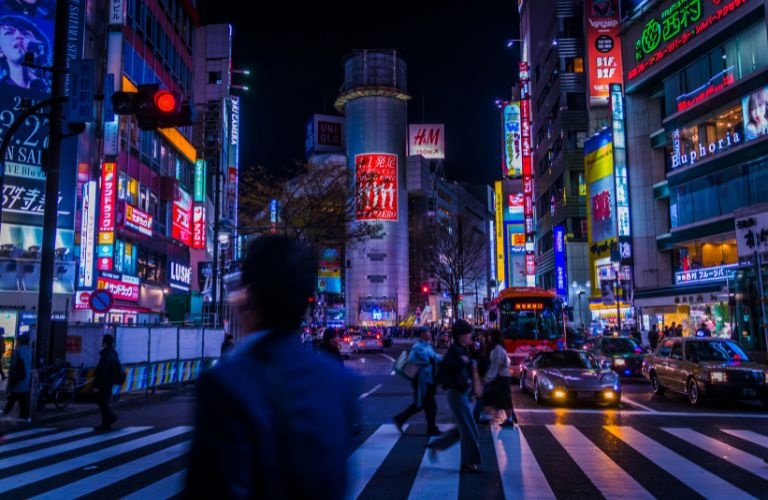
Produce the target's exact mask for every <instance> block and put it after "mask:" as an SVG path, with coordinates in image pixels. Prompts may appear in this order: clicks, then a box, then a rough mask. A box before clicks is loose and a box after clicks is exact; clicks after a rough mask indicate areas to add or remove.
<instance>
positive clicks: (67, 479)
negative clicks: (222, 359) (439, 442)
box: [0, 424, 768, 500]
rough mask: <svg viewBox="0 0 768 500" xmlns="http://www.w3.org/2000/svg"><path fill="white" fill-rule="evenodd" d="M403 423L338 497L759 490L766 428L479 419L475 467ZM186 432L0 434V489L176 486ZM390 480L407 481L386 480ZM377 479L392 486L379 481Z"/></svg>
mask: <svg viewBox="0 0 768 500" xmlns="http://www.w3.org/2000/svg"><path fill="white" fill-rule="evenodd" d="M404 430H405V433H404V434H401V433H400V432H399V431H398V430H397V428H395V426H393V425H391V424H385V425H381V426H378V427H375V428H370V429H367V430H366V432H364V433H363V435H361V436H360V437H359V445H358V446H357V448H356V449H355V450H354V451H353V452H352V455H351V456H350V458H349V462H348V465H349V498H363V499H365V498H403V499H405V498H408V499H424V498H440V499H450V498H465V497H466V498H492V499H493V498H499V499H508V498H531V499H545V498H568V497H571V498H600V497H605V498H632V499H641V498H654V497H655V498H659V497H672V496H675V497H677V496H681V497H686V498H688V497H706V498H726V497H728V498H729V500H731V499H736V498H768V464H766V462H765V461H764V458H765V457H766V456H768V429H762V428H757V429H755V428H751V429H744V428H738V426H736V425H724V426H717V425H714V424H710V425H704V426H701V427H696V428H688V427H673V426H664V427H657V426H650V425H645V424H639V425H636V426H635V425H633V426H630V425H625V426H620V425H606V426H599V425H589V426H585V425H563V424H554V425H523V426H521V427H518V428H515V429H506V428H505V429H500V428H498V427H493V428H490V429H488V428H485V429H483V430H482V431H481V434H482V435H481V447H485V450H484V453H483V464H482V468H483V472H482V473H481V474H459V472H458V470H459V465H460V460H461V456H460V448H459V446H458V445H456V446H454V447H452V448H449V449H448V450H445V451H442V452H440V453H438V454H437V456H436V457H434V456H430V454H429V453H427V452H426V449H425V445H426V443H427V442H428V438H427V437H426V436H423V435H421V434H420V432H419V431H420V430H421V429H419V426H414V427H412V428H408V427H406V428H405V429H404ZM191 437H192V428H191V427H188V426H178V427H171V428H156V427H143V426H135V427H124V428H121V429H117V430H115V431H112V432H108V433H97V432H94V431H93V430H92V429H90V428H77V429H54V428H41V429H29V430H24V431H19V432H15V433H11V434H7V435H5V436H4V437H3V441H2V443H0V496H2V497H3V498H36V499H54V498H56V499H58V498H77V497H81V496H86V495H88V496H91V497H93V498H128V499H155V498H171V497H174V496H178V495H179V494H180V493H181V492H182V490H183V486H184V480H185V467H186V459H187V454H188V452H189V447H190V442H191ZM401 455H402V456H401ZM406 455H407V456H406ZM398 467H400V468H401V469H398ZM394 480H397V481H401V482H405V483H407V484H400V485H397V488H394V486H395V485H393V484H392V483H393V481H394ZM387 486H392V487H393V490H392V491H390V492H387V491H381V490H382V488H386V487H387ZM395 493H396V494H395Z"/></svg>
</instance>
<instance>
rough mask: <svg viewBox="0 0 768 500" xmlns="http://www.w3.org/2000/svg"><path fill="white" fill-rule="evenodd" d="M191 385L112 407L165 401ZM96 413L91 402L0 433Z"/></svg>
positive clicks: (96, 408)
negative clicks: (87, 406) (85, 405)
mask: <svg viewBox="0 0 768 500" xmlns="http://www.w3.org/2000/svg"><path fill="white" fill-rule="evenodd" d="M191 387H192V384H189V385H184V384H182V385H181V386H179V387H172V388H170V389H167V390H163V391H162V392H157V393H155V394H149V395H147V396H145V397H137V398H132V399H129V400H118V401H115V402H113V403H112V408H130V407H132V406H139V405H142V404H145V403H150V402H155V401H165V400H168V399H172V398H174V397H176V396H179V395H180V394H182V393H183V392H184V391H185V390H188V389H190V388H191ZM98 414H99V408H98V407H97V406H96V404H95V403H93V405H89V408H87V409H81V410H76V411H72V412H69V413H63V414H58V415H56V414H54V415H48V416H45V417H42V418H37V419H33V420H32V422H30V423H27V422H23V423H17V424H13V425H10V426H9V427H7V428H4V429H2V434H6V433H11V432H15V431H17V430H23V429H28V428H30V427H36V426H39V425H44V424H50V423H55V422H62V421H66V420H72V419H76V418H80V417H87V416H89V415H98Z"/></svg>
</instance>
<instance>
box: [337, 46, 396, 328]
mask: <svg viewBox="0 0 768 500" xmlns="http://www.w3.org/2000/svg"><path fill="white" fill-rule="evenodd" d="M406 78H407V68H406V64H405V61H404V60H403V59H402V58H401V57H400V56H399V55H398V54H397V52H396V51H394V50H383V51H382V50H362V51H358V52H355V53H353V54H352V55H350V56H349V57H347V58H346V59H345V60H344V83H343V84H342V87H341V93H340V95H339V97H338V99H337V101H336V108H337V109H338V110H339V111H340V112H343V113H344V115H345V117H346V129H345V130H346V131H345V137H346V151H347V164H348V166H349V168H350V169H352V170H353V172H354V179H355V182H354V196H355V199H356V219H357V221H359V222H365V221H370V222H374V223H380V224H381V225H382V226H383V234H382V236H381V237H380V238H376V239H372V240H369V241H367V242H366V243H364V244H362V245H356V246H351V247H350V248H348V249H347V262H346V264H347V266H346V280H345V282H346V315H347V323H348V324H350V325H364V324H373V323H377V324H384V325H395V324H397V322H398V318H399V317H402V316H404V315H405V314H406V313H407V312H408V196H407V192H406V151H405V149H406V148H405V145H406V134H407V107H406V106H407V105H406V101H407V100H408V99H409V98H410V96H409V95H408V90H407V81H406Z"/></svg>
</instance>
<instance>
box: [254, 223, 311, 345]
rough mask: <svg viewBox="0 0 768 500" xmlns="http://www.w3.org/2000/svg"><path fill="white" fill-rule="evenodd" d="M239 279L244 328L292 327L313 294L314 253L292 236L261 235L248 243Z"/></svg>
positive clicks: (301, 317)
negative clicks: (242, 294)
mask: <svg viewBox="0 0 768 500" xmlns="http://www.w3.org/2000/svg"><path fill="white" fill-rule="evenodd" d="M241 280H242V284H243V286H244V287H245V289H246V290H245V291H246V297H245V301H244V303H243V305H242V306H241V316H242V319H243V323H244V325H243V326H244V327H245V330H246V331H249V332H252V331H255V330H263V329H268V328H269V329H274V328H286V329H296V328H298V327H299V325H300V324H301V320H302V319H303V318H304V313H305V312H306V310H307V305H308V303H309V297H311V296H312V294H313V293H314V288H315V256H314V253H313V252H312V250H311V248H310V247H308V246H307V245H304V244H302V243H300V242H298V241H296V240H294V239H292V238H288V237H286V236H263V237H261V238H258V239H256V240H254V241H253V243H251V244H250V245H249V246H248V252H247V254H246V257H245V263H244V264H243V269H242V278H241Z"/></svg>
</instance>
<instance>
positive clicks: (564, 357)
mask: <svg viewBox="0 0 768 500" xmlns="http://www.w3.org/2000/svg"><path fill="white" fill-rule="evenodd" d="M539 367H540V368H589V369H593V368H595V366H594V364H593V363H592V360H591V359H590V358H589V357H588V356H587V355H586V354H584V353H581V352H574V351H552V352H545V353H543V354H542V355H541V360H540V361H539Z"/></svg>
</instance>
